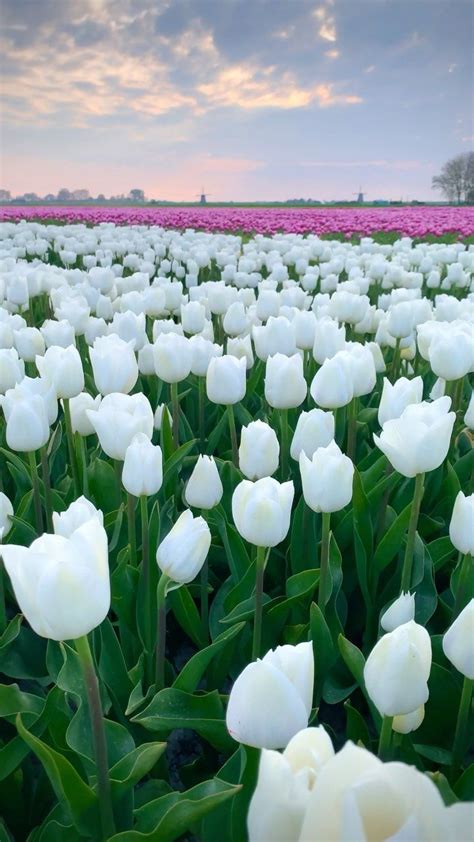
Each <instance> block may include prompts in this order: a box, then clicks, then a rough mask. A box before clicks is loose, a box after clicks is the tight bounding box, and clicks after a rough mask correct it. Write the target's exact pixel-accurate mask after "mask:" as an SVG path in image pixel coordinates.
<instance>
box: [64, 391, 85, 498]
mask: <svg viewBox="0 0 474 842" xmlns="http://www.w3.org/2000/svg"><path fill="white" fill-rule="evenodd" d="M63 407H64V421H65V424H66V438H67V447H68V452H69V461H70V463H71V471H72V481H73V484H74V495H75V497H79V495H80V493H81V491H80V485H79V471H78V469H77V461H76V451H75V450H74V436H73V432H72V422H71V407H70V406H69V398H63Z"/></svg>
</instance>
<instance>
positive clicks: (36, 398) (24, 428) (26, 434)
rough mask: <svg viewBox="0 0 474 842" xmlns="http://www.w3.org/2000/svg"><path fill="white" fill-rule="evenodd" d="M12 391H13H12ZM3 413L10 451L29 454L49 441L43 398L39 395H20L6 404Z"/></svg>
mask: <svg viewBox="0 0 474 842" xmlns="http://www.w3.org/2000/svg"><path fill="white" fill-rule="evenodd" d="M12 391H13V390H12ZM7 400H8V396H7V397H6V398H4V399H3V401H4V402H3V411H4V413H5V417H6V421H7V430H6V438H7V445H8V447H9V448H11V450H16V451H19V452H20V453H30V452H32V451H33V450H39V449H40V447H43V446H44V445H45V444H46V442H47V441H48V439H49V424H48V416H47V414H46V404H45V400H44V398H43V397H42V396H41V395H39V394H30V395H24V396H23V395H21V396H18V398H15V399H12V400H11V402H10V403H9V404H8V403H7Z"/></svg>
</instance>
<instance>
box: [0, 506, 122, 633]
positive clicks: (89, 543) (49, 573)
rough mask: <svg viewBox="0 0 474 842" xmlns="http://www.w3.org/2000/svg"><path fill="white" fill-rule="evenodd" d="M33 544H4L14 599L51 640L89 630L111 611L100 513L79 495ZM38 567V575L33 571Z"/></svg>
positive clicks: (5, 560)
mask: <svg viewBox="0 0 474 842" xmlns="http://www.w3.org/2000/svg"><path fill="white" fill-rule="evenodd" d="M55 532H56V534H55V535H48V534H46V533H45V534H44V535H41V537H40V538H37V539H36V541H33V543H32V544H31V546H30V547H29V548H26V547H19V546H15V545H14V544H10V545H6V546H3V547H2V556H3V560H4V563H5V568H6V570H7V573H8V575H9V576H10V579H11V582H12V585H13V590H14V592H15V596H16V599H17V600H18V604H19V606H20V608H21V611H22V612H23V614H24V615H25V617H26V619H27V620H28V622H29V624H30V626H31V627H32V629H33V630H34V631H35V632H36V634H39V635H40V636H41V637H47V638H49V639H51V640H71V639H74V638H78V637H83V635H86V634H88V633H89V632H90V631H92V629H94V628H96V626H98V625H100V623H101V622H102V621H103V620H104V619H105V617H106V616H107V612H108V610H109V608H110V582H109V562H108V545H107V533H106V531H105V529H104V527H103V523H102V512H98V511H97V510H96V509H95V508H94V507H93V506H92V504H91V503H89V502H88V501H86V500H84V498H81V500H78V501H76V502H75V503H72V504H71V506H70V507H69V509H68V510H67V511H66V512H63V513H62V514H61V515H60V517H59V519H57V520H56V521H55ZM32 570H34V576H32V575H31V571H32Z"/></svg>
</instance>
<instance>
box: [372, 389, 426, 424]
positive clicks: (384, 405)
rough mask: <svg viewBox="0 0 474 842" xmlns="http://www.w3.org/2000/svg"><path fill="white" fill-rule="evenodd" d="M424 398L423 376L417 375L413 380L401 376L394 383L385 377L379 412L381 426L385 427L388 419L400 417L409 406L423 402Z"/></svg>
mask: <svg viewBox="0 0 474 842" xmlns="http://www.w3.org/2000/svg"><path fill="white" fill-rule="evenodd" d="M422 398H423V380H422V378H421V377H415V378H414V379H413V380H408V379H407V378H406V377H400V378H399V379H398V380H396V381H395V383H393V384H392V383H390V380H387V378H386V377H384V380H383V388H382V397H381V398H380V404H379V412H378V419H379V424H380V426H381V427H383V425H384V424H385V422H386V421H391V420H392V419H393V418H400V415H401V414H402V412H403V410H404V409H406V407H407V406H409V405H410V404H415V403H416V404H418V403H421V400H422Z"/></svg>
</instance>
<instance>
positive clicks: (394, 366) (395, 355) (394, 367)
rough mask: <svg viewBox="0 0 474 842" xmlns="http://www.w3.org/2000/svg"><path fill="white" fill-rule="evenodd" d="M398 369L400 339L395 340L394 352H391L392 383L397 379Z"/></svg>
mask: <svg viewBox="0 0 474 842" xmlns="http://www.w3.org/2000/svg"><path fill="white" fill-rule="evenodd" d="M399 368H400V339H396V340H395V350H394V352H393V360H392V369H391V375H392V383H395V381H396V380H397V379H398V370H399Z"/></svg>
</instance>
